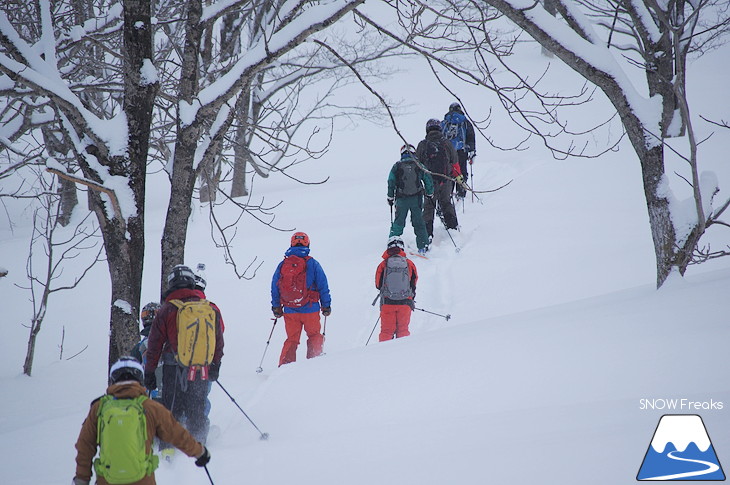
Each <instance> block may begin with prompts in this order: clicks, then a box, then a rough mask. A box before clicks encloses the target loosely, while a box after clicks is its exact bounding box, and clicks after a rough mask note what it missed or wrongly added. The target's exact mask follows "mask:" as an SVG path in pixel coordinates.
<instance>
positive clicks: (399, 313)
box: [378, 305, 411, 342]
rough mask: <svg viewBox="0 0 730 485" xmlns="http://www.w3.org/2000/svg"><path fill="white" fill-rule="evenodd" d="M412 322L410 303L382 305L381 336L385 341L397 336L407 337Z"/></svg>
mask: <svg viewBox="0 0 730 485" xmlns="http://www.w3.org/2000/svg"><path fill="white" fill-rule="evenodd" d="M410 323H411V307H409V306H408V305H383V306H381V307H380V336H379V337H378V340H379V341H380V342H383V341H385V340H391V339H392V338H393V335H395V338H401V337H407V336H409V335H410V334H411V332H409V331H408V324H410Z"/></svg>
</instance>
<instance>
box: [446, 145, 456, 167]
mask: <svg viewBox="0 0 730 485" xmlns="http://www.w3.org/2000/svg"><path fill="white" fill-rule="evenodd" d="M447 150H448V152H449V159H450V164H451V165H453V164H457V165H458V164H459V153H458V152H457V151H456V148H454V145H452V144H451V143H448V149H447Z"/></svg>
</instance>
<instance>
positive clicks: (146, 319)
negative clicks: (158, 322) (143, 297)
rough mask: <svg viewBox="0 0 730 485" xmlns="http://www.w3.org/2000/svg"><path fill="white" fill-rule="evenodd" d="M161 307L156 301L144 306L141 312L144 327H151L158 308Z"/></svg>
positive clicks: (140, 316)
mask: <svg viewBox="0 0 730 485" xmlns="http://www.w3.org/2000/svg"><path fill="white" fill-rule="evenodd" d="M159 309H160V304H159V303H157V302H156V301H151V302H149V303H147V304H146V305H145V306H143V307H142V311H141V312H140V314H139V318H140V320H142V326H143V327H149V326H150V325H152V321H153V320H154V319H155V315H157V310H159Z"/></svg>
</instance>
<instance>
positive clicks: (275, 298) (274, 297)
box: [271, 261, 284, 307]
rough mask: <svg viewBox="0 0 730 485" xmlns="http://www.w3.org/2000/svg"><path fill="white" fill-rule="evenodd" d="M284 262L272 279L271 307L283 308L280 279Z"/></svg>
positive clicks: (277, 268)
mask: <svg viewBox="0 0 730 485" xmlns="http://www.w3.org/2000/svg"><path fill="white" fill-rule="evenodd" d="M283 263H284V261H281V262H280V263H279V265H278V266H277V267H276V271H274V276H272V278H271V306H272V307H274V306H281V295H280V294H279V277H280V276H281V265H282V264H283Z"/></svg>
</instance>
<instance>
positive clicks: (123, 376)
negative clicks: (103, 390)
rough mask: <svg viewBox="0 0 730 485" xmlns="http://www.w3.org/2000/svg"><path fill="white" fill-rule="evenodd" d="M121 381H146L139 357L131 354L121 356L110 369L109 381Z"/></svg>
mask: <svg viewBox="0 0 730 485" xmlns="http://www.w3.org/2000/svg"><path fill="white" fill-rule="evenodd" d="M121 381H137V382H139V383H140V384H142V382H143V381H144V368H143V367H142V364H140V363H139V361H138V360H137V359H135V358H134V357H130V356H128V355H127V356H124V357H120V358H119V360H118V361H116V362H115V363H114V365H113V366H112V368H111V370H110V371H109V382H110V383H112V384H116V383H117V382H121Z"/></svg>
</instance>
